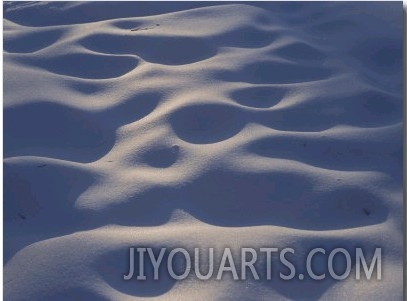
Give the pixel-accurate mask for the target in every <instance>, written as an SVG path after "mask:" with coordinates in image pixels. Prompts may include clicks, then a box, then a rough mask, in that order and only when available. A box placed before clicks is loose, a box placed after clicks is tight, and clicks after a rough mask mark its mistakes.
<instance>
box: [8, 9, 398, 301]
mask: <svg viewBox="0 0 407 301" xmlns="http://www.w3.org/2000/svg"><path fill="white" fill-rule="evenodd" d="M209 5H210V4H209V3H208V4H205V3H188V2H187V3H167V4H152V3H138V4H137V3H130V2H128V3H122V4H117V3H115V4H112V3H108V2H105V3H82V4H79V3H56V2H55V3H45V2H42V3H28V4H24V3H6V4H5V6H4V7H5V12H4V16H5V19H4V21H3V24H4V157H5V158H4V163H5V165H4V192H5V195H4V219H5V223H4V227H5V231H4V262H5V267H4V292H5V300H7V301H16V300H31V301H34V300H48V301H50V300H56V301H63V300H136V299H137V300H138V299H140V300H141V299H144V298H145V299H146V300H147V299H148V300H401V299H402V283H403V279H402V265H403V264H402V233H403V226H402V127H403V122H402V52H401V51H402V3H401V2H399V3H393V4H389V3H384V4H383V3H382V4H380V3H374V4H372V3H370V4H367V3H364V4H355V3H318V4H312V3H302V4H290V3H283V4H282V3H262V4H260V3H257V4H256V3H251V4H250V3H249V4H243V3H241V4H231V3H222V4H221V5H219V6H209ZM199 6H207V7H199ZM137 246H148V247H156V248H161V247H167V248H175V247H187V248H194V247H201V248H208V247H214V248H216V250H221V249H222V248H223V247H231V248H233V249H234V250H238V249H239V248H240V247H253V248H257V247H277V248H283V247H291V248H294V249H295V251H296V254H297V257H296V259H293V260H294V261H295V262H296V263H297V264H298V269H299V270H301V269H303V266H304V262H305V259H304V258H305V257H304V256H305V255H304V254H306V252H307V251H309V250H310V249H312V248H315V247H325V248H326V249H327V250H331V249H334V248H335V247H343V248H347V249H349V250H354V249H355V247H363V248H365V249H366V250H367V251H369V250H373V248H376V247H381V248H382V249H383V258H382V261H383V279H382V280H380V281H364V280H360V281H355V279H354V266H352V274H353V277H349V278H348V279H346V280H343V281H335V280H333V279H326V280H324V281H311V280H310V279H305V280H303V281H300V280H298V279H294V280H292V281H283V280H281V279H277V278H276V279H273V280H272V281H265V280H264V281H263V280H261V281H254V280H247V281H232V280H228V279H224V280H221V281H216V280H211V281H206V282H205V281H199V280H197V279H196V278H194V277H189V278H187V279H186V280H183V281H174V280H171V279H168V278H165V279H162V280H161V281H159V282H154V281H152V280H151V281H150V280H149V281H146V282H145V283H140V282H137V281H136V280H132V281H128V282H126V281H123V278H122V277H123V274H124V273H126V271H127V256H128V250H129V247H137ZM351 256H352V260H354V253H352V252H351Z"/></svg>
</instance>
